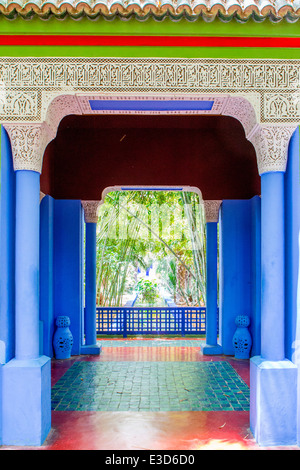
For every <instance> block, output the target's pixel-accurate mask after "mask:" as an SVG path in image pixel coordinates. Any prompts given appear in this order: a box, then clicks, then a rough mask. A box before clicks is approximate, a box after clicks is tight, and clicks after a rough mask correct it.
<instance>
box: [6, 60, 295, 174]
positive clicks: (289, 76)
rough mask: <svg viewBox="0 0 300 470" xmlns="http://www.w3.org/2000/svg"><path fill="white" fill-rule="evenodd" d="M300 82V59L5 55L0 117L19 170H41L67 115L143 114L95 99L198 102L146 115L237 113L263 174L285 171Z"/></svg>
mask: <svg viewBox="0 0 300 470" xmlns="http://www.w3.org/2000/svg"><path fill="white" fill-rule="evenodd" d="M299 84H300V61H299V60H269V59H253V60H250V59H247V60H246V59H245V60H243V59H176V58H175V59H173V58H172V59H169V58H168V59H166V58H158V59H154V58H127V59H126V58H120V59H118V58H0V120H1V121H2V122H4V124H5V125H6V128H7V129H8V131H9V134H10V137H11V139H12V146H13V151H14V165H15V168H16V169H17V168H18V169H19V168H24V169H35V171H40V168H41V153H43V151H44V149H45V146H46V144H47V143H48V142H49V139H50V140H51V139H52V138H54V136H55V133H56V131H57V128H58V125H59V123H60V121H61V120H62V119H63V117H65V116H67V115H69V114H77V115H84V114H99V113H111V112H114V113H116V112H119V113H128V112H133V113H143V111H142V110H141V109H138V108H135V109H134V110H130V109H124V107H123V108H122V109H119V110H116V109H114V110H111V109H110V108H109V106H108V108H106V109H104V110H103V109H101V110H100V111H99V109H97V110H94V109H92V108H91V100H99V101H101V100H106V101H108V102H109V100H111V101H114V102H117V101H118V100H120V101H121V100H123V102H124V100H127V101H130V100H136V101H137V100H143V101H144V102H146V101H147V100H154V101H156V102H159V101H160V102H163V101H167V100H168V101H169V102H172V100H173V101H176V100H177V102H178V103H179V102H180V101H185V102H188V101H189V102H190V103H193V102H198V105H197V106H198V107H197V106H196V108H195V109H194V108H193V107H192V108H191V109H187V110H185V109H181V108H180V106H179V107H178V109H177V108H176V106H175V107H173V109H172V110H170V111H162V110H161V109H160V110H159V111H155V110H151V111H150V112H149V110H148V111H146V113H147V114H150V113H155V112H157V113H158V114H162V113H168V112H171V113H173V114H174V113H175V114H179V113H181V114H211V115H224V116H232V117H234V118H236V119H237V120H239V121H240V122H241V123H242V125H243V127H244V130H245V135H246V138H248V140H250V141H251V142H252V143H253V145H254V147H255V150H256V153H257V159H258V162H259V171H260V172H265V171H282V169H283V168H285V164H286V156H283V155H285V154H286V147H287V144H288V140H286V139H287V135H289V136H290V135H291V133H292V132H293V130H294V129H295V128H296V125H297V124H298V123H299V121H300V94H299ZM204 102H206V104H207V106H208V105H209V104H210V103H211V106H208V107H205V106H204V107H203V106H202V107H201V103H202V105H204V104H205V103H204ZM123 104H124V103H123ZM29 144H30V145H31V146H33V147H34V151H32V149H31V150H30V149H29ZM270 153H271V154H272V156H271V155H270Z"/></svg>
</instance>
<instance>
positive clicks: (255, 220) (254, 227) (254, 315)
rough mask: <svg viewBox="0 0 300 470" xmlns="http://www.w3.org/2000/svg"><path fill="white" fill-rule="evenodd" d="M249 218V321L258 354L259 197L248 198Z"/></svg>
mask: <svg viewBox="0 0 300 470" xmlns="http://www.w3.org/2000/svg"><path fill="white" fill-rule="evenodd" d="M250 218H251V294H250V295H251V323H250V327H249V331H250V334H251V336H252V349H251V355H252V356H259V355H260V351H261V348H260V339H261V321H260V318H261V198H260V197H259V196H255V197H253V198H252V199H251V200H250Z"/></svg>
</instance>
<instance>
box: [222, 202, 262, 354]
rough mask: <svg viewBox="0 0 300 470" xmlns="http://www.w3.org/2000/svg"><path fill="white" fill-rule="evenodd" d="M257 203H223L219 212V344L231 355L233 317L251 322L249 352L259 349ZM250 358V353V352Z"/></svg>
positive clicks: (258, 223) (234, 328)
mask: <svg viewBox="0 0 300 470" xmlns="http://www.w3.org/2000/svg"><path fill="white" fill-rule="evenodd" d="M259 243H260V201H259V198H258V197H256V198H253V199H251V200H242V201H241V200H225V201H223V203H222V205H221V211H220V277H219V279H220V301H219V308H220V343H221V345H222V347H223V352H224V354H226V355H233V354H234V349H233V345H232V337H233V335H234V333H235V330H236V325H235V318H236V316H237V315H248V316H249V317H250V320H251V329H250V331H251V334H252V341H253V348H252V349H253V351H254V352H255V354H257V351H258V350H259V349H260V336H259V327H260V303H259V301H260V299H258V297H256V295H255V292H256V290H255V289H256V287H257V284H258V283H259V284H260V268H259V266H260V264H259V263H260V259H259V256H260V246H259ZM251 354H252V355H253V353H252V352H251Z"/></svg>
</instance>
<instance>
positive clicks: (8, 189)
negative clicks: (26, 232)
mask: <svg viewBox="0 0 300 470" xmlns="http://www.w3.org/2000/svg"><path fill="white" fill-rule="evenodd" d="M0 127H1V129H0V131H1V179H0V182H1V187H0V191H1V193H0V363H6V362H8V361H9V360H10V359H11V358H12V357H14V354H15V321H14V313H15V287H14V282H15V279H14V276H15V173H14V170H13V160H12V153H11V146H10V141H9V137H8V135H7V132H6V131H5V129H4V127H2V126H0Z"/></svg>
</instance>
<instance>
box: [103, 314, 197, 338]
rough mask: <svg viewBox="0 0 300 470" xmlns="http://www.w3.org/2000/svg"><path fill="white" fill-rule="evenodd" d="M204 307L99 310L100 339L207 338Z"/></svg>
mask: <svg viewBox="0 0 300 470" xmlns="http://www.w3.org/2000/svg"><path fill="white" fill-rule="evenodd" d="M205 318H206V308H204V307H177V306H169V307H153V308H150V307H149V308H148V307H127V306H125V307H97V308H96V321H97V334H99V335H123V337H124V338H126V337H127V335H143V334H148V335H149V334H151V335H156V334H164V335H167V334H168V335H181V336H185V335H191V334H194V335H200V334H205V330H206V328H205V321H206V320H205Z"/></svg>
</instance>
